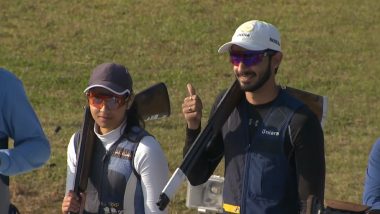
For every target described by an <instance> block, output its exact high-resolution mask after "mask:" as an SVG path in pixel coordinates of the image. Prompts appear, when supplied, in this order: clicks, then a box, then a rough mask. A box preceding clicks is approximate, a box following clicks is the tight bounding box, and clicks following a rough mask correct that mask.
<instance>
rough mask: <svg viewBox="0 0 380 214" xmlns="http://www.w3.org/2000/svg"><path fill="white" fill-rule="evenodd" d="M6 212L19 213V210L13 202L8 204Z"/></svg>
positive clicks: (9, 213)
mask: <svg viewBox="0 0 380 214" xmlns="http://www.w3.org/2000/svg"><path fill="white" fill-rule="evenodd" d="M8 214H20V211H19V210H18V209H17V207H16V206H15V205H14V204H10V205H9V211H8Z"/></svg>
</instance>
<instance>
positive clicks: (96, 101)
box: [88, 93, 125, 110]
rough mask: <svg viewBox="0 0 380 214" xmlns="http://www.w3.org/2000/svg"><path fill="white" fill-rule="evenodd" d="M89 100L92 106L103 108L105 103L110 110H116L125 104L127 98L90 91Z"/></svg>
mask: <svg viewBox="0 0 380 214" xmlns="http://www.w3.org/2000/svg"><path fill="white" fill-rule="evenodd" d="M88 102H89V104H90V105H91V106H93V107H95V108H97V109H101V108H103V106H104V105H107V108H108V109H110V110H115V109H117V108H119V107H120V106H122V105H124V103H125V100H124V99H123V97H116V96H107V95H97V94H94V93H90V94H89V96H88Z"/></svg>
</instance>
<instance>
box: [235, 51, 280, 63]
mask: <svg viewBox="0 0 380 214" xmlns="http://www.w3.org/2000/svg"><path fill="white" fill-rule="evenodd" d="M274 53H275V52H273V51H272V52H270V51H262V52H257V51H245V52H243V53H233V52H230V61H231V63H232V64H233V65H235V66H239V64H240V63H243V64H244V65H245V66H247V67H249V66H252V65H257V64H259V63H260V62H262V61H263V59H264V57H265V56H270V55H273V54H274Z"/></svg>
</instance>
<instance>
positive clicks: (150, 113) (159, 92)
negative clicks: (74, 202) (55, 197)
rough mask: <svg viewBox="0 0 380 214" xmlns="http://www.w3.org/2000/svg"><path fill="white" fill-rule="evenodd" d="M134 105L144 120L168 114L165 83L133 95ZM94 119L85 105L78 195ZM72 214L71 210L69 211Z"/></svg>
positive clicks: (84, 185)
mask: <svg viewBox="0 0 380 214" xmlns="http://www.w3.org/2000/svg"><path fill="white" fill-rule="evenodd" d="M134 102H135V105H136V107H137V112H138V114H139V116H140V117H141V118H142V119H143V120H144V121H147V120H156V119H159V118H164V117H168V116H169V115H170V100H169V95H168V91H167V88H166V85H165V84H164V83H157V84H155V85H153V86H151V87H149V88H147V89H145V90H143V91H141V92H139V93H138V94H136V96H135V100H134ZM94 123H95V122H94V119H93V118H92V116H91V112H90V107H89V106H86V107H85V110H84V118H83V123H82V127H81V135H80V139H79V142H80V144H79V146H78V147H79V148H78V152H77V168H76V172H75V180H74V189H73V191H74V192H75V194H76V195H77V196H78V197H79V196H80V193H81V192H84V191H85V190H86V188H87V182H88V176H89V173H90V168H91V167H90V165H91V158H92V153H93V147H94V143H95V139H96V138H95V133H94ZM70 213H71V214H72V212H70Z"/></svg>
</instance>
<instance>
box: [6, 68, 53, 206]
mask: <svg viewBox="0 0 380 214" xmlns="http://www.w3.org/2000/svg"><path fill="white" fill-rule="evenodd" d="M9 138H11V139H13V142H14V143H13V148H10V149H8V139H9ZM49 157H50V145H49V141H48V139H47V138H46V136H45V134H44V132H43V130H42V127H41V124H40V122H39V120H38V118H37V116H36V113H35V112H34V110H33V108H32V106H31V104H30V103H29V101H28V98H27V96H26V93H25V91H24V88H23V85H22V82H21V81H20V80H19V79H18V78H17V77H16V76H15V75H13V74H12V73H10V72H9V71H6V70H4V69H2V68H0V178H1V179H0V213H14V212H15V211H14V210H13V209H15V208H14V207H13V206H12V207H11V208H10V206H11V205H10V200H9V198H10V196H9V188H8V186H9V177H8V176H11V175H17V174H20V173H24V172H28V171H30V170H32V169H35V168H38V167H40V166H42V165H43V164H44V163H45V162H46V161H47V160H48V159H49Z"/></svg>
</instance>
